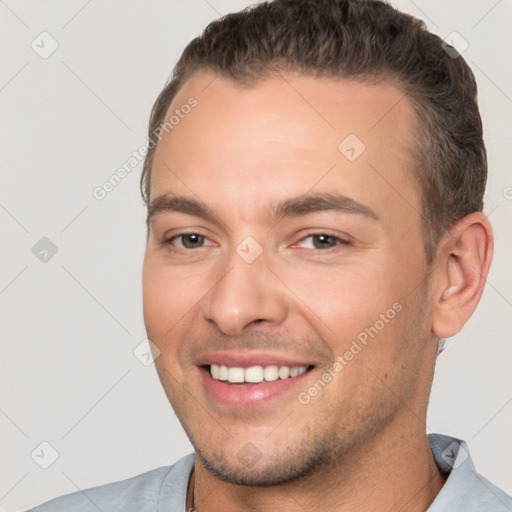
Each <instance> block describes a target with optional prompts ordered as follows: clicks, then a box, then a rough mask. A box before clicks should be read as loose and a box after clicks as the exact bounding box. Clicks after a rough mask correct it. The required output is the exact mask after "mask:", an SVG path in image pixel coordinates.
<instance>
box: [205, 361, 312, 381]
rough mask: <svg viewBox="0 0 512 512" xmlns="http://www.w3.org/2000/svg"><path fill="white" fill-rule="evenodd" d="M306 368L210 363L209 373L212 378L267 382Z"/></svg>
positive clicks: (294, 375) (300, 371) (298, 372)
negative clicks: (235, 365) (233, 365)
mask: <svg viewBox="0 0 512 512" xmlns="http://www.w3.org/2000/svg"><path fill="white" fill-rule="evenodd" d="M307 369H308V367H307V366H274V365H272V366H249V367H248V368H239V367H228V366H224V365H219V364H212V365H210V374H211V376H212V377H213V378H214V379H217V380H227V381H228V382H233V383H241V382H263V381H264V380H265V381H267V382H269V381H272V380H277V379H287V378H288V377H297V375H301V374H302V373H304V372H305V371H306V370H307Z"/></svg>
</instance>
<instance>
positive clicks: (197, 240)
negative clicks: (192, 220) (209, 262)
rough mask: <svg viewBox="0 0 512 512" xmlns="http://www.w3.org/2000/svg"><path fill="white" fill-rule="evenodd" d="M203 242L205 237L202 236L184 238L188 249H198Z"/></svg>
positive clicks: (184, 243)
mask: <svg viewBox="0 0 512 512" xmlns="http://www.w3.org/2000/svg"><path fill="white" fill-rule="evenodd" d="M202 241H203V237H202V236H201V235H187V236H185V237H183V245H184V246H185V247H187V248H193V247H196V246H197V245H198V244H201V242H202Z"/></svg>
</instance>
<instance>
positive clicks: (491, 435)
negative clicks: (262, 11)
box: [0, 0, 512, 510]
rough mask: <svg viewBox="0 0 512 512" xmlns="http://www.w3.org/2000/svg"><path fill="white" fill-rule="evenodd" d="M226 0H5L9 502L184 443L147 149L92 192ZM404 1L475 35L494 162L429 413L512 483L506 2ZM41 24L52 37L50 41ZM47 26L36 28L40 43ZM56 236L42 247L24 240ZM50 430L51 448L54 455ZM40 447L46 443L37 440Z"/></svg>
mask: <svg viewBox="0 0 512 512" xmlns="http://www.w3.org/2000/svg"><path fill="white" fill-rule="evenodd" d="M248 4H249V2H248V1H246V0H244V1H234V0H208V1H207V0H189V1H185V0H180V1H174V0H173V1H171V0H165V1H164V0H148V1H143V0H138V1H135V0H131V1H124V2H121V1H120V0H118V1H109V2H107V1H103V2H102V1H100V0H92V1H91V0H89V1H84V0H72V1H67V2H64V1H46V2H30V1H26V0H23V1H15V0H6V1H0V22H1V33H2V36H3V38H4V39H3V45H2V46H1V47H0V52H1V54H2V66H1V69H0V101H1V118H0V119H1V124H0V126H1V141H2V142H1V148H0V162H1V163H0V166H1V167H0V168H1V171H2V186H1V188H0V222H1V233H2V235H1V236H2V238H1V243H2V245H1V247H2V250H1V253H0V254H1V275H0V308H1V315H2V317H1V319H2V324H1V325H2V331H1V344H2V346H1V350H2V357H1V360H0V364H1V367H0V379H1V387H0V393H1V395H0V431H1V437H0V449H1V457H0V460H1V465H0V508H1V510H22V509H24V508H26V507H29V506H32V505H35V504H37V503H39V502H42V501H45V500H48V499H50V498H52V497H54V496H56V495H60V494H64V493H69V492H72V491H76V490H77V489H83V488H86V487H90V486H94V485H99V484H102V483H106V482H109V481H114V480H119V479H123V478H127V477H129V476H132V475H135V474H138V473H141V472H144V471H146V470H149V469H151V468H154V467H158V466H161V465H166V464H170V463H172V462H174V461H176V460H177V459H178V458H179V457H181V456H182V455H185V454H186V453H188V452H190V450H191V448H190V444H189V442H188V440H187V438H186V436H185V434H184V433H183V431H182V429H181V427H180V425H179V423H178V421H177V420H176V418H175V416H174V414H173V412H172V409H171V407H170V405H169V404H168V402H167V400H166V398H165V396H164V393H163V391H162V390H161V388H160V383H159V381H158V379H157V376H156V373H155V370H154V367H153V366H149V367H146V366H144V365H143V364H142V363H141V362H140V361H139V360H138V359H136V358H135V357H134V355H133V350H134V348H135V347H136V346H137V345H139V343H140V342H141V341H142V340H143V339H144V338H145V332H144V325H143V319H142V308H141V306H142V304H141V264H142V258H143V251H144V237H145V227H144V213H145V212H144V208H143V204H142V200H141V198H140V196H139V192H138V181H139V175H140V170H141V166H140V165H139V166H138V167H136V168H135V169H134V170H133V172H132V173H131V174H130V175H129V176H127V177H126V179H125V180H124V181H123V182H122V183H121V184H120V185H119V186H117V187H116V188H115V189H114V190H113V191H112V192H111V193H109V194H108V195H107V197H106V198H105V199H104V200H102V201H99V200H97V199H95V198H94V197H93V195H92V190H93V188H94V187H96V186H98V185H101V184H102V183H103V182H104V181H105V180H107V179H108V178H109V176H111V175H112V174H113V173H114V172H115V171H116V169H118V168H119V167H120V166H122V165H123V164H124V163H125V162H126V160H127V159H128V158H129V157H130V155H131V153H132V152H133V151H135V150H137V149H138V148H139V147H140V145H141V144H142V143H143V142H144V140H145V135H146V133H145V131H146V125H147V119H148V115H149V111H150V108H151V105H152V103H153V101H154V99H155V98H156V95H157V94H158V92H159V91H160V89H161V88H162V86H163V85H164V82H165V81H166V79H167V77H168V76H169V74H170V71H171V68H172V66H173V64H174V63H175V61H176V59H177V58H178V56H179V54H180V52H181V50H182V49H183V47H184V45H185V44H186V43H187V42H188V41H189V40H190V39H191V38H192V37H194V36H195V35H197V34H198V33H199V32H200V31H201V29H202V28H203V27H204V26H205V25H206V24H207V23H208V22H209V21H211V20H213V19H214V18H217V17H218V16H219V14H225V13H227V12H230V11H233V10H238V9H239V8H241V7H243V6H245V5H248ZM393 4H394V5H396V6H397V7H399V8H401V9H403V10H405V11H407V12H410V13H412V14H414V15H416V16H419V17H421V18H422V19H424V20H425V21H426V22H427V24H428V26H429V28H430V29H431V30H433V31H434V32H437V33H439V34H440V35H441V36H442V37H446V36H447V35H448V34H450V33H451V32H453V31H457V32H458V33H460V34H461V35H462V37H463V38H464V39H465V40H467V42H468V43H469V48H468V49H467V51H466V52H465V54H464V55H465V57H466V58H467V60H468V61H469V62H470V64H471V66H472V68H473V70H474V71H475V73H476V76H477V79H478V82H479V86H480V105H481V109H482V113H483V118H484V124H485V134H486V141H487V146H488V151H489V162H490V170H491V175H490V179H489V186H488V192H487V197H486V207H485V212H486V213H487V214H488V215H489V216H490V220H491V221H492V223H493V225H494V229H495V234H496V255H495V259H494V264H493V267H492V271H491V274H490V277H489V280H488V286H487V288H486V291H485V294H484V297H483V300H482V303H481V305H480V307H479V309H478V311H477V313H476V315H475V316H474V317H473V318H472V319H471V321H470V322H469V323H468V325H467V326H466V327H465V329H464V330H463V332H462V333H461V334H460V335H458V336H456V338H454V339H452V340H450V341H449V343H448V347H447V349H446V350H445V352H444V353H443V354H442V355H441V356H440V359H439V362H438V368H437V375H436V380H435V386H434V390H433V394H432V399H431V406H430V413H429V417H428V422H427V426H428V429H429V430H431V431H437V432H443V433H449V434H451V435H454V436H457V437H461V438H464V439H466V440H467V441H468V442H469V446H470V448H471V451H472V455H473V457H474V460H475V462H476V465H477V467H478V469H479V470H480V472H481V473H483V474H484V475H485V476H487V477H488V478H490V479H491V480H492V481H494V482H495V483H496V484H498V485H499V486H501V487H503V488H504V489H505V490H507V491H508V492H509V493H510V492H512V438H511V434H510V433H511V432H512V375H511V373H512V372H511V371H510V367H511V361H512V344H511V343H510V332H511V331H512V315H511V311H512V293H511V290H512V286H511V284H512V283H511V281H512V279H511V277H512V276H511V271H510V254H511V252H512V242H511V239H512V237H511V236H510V235H511V225H512V223H511V220H512V201H511V200H510V199H507V197H508V198H510V197H512V189H510V188H507V187H511V186H512V177H511V174H510V169H511V165H510V164H511V141H510V136H511V126H510V119H511V111H512V108H511V107H512V100H511V96H512V87H511V66H510V57H509V56H510V48H511V46H512V41H511V30H510V26H511V19H512V17H511V14H512V2H511V1H510V0H501V1H495V0H492V1H481V0H473V1H467V0H456V1H453V0H452V1H449V2H447V1H446V0H436V1H432V0H428V1H427V0H415V1H412V0H400V1H398V0H397V1H394V2H393ZM43 31H47V32H49V33H50V34H51V36H52V37H53V38H54V39H55V40H56V41H57V42H58V44H59V47H58V49H57V50H56V51H55V53H53V54H52V55H51V56H50V57H49V58H47V59H43V58H41V57H40V56H39V55H38V54H37V53H36V52H35V51H34V50H33V49H32V48H31V42H32V41H33V40H34V39H35V40H36V43H37V44H39V46H42V45H43V44H44V45H45V48H46V49H48V48H49V40H46V42H44V43H41V42H40V39H38V36H39V34H40V33H41V32H43ZM38 41H39V43H38ZM42 237H48V238H49V239H50V240H51V241H52V242H53V243H54V244H55V245H56V246H57V248H58V252H57V254H56V255H55V256H54V257H52V258H51V259H49V261H47V262H46V263H43V262H41V261H39V259H38V258H36V256H35V255H34V254H33V253H32V247H33V246H34V245H35V244H36V243H37V242H38V241H39V240H40V239H41V238H42ZM43 441H46V442H48V443H50V444H51V445H52V446H53V447H54V449H55V450H56V451H57V452H58V454H59V457H58V459H57V460H56V461H55V462H54V463H53V464H52V465H51V466H50V467H49V468H48V469H46V470H44V469H42V468H41V467H39V465H38V464H37V463H36V461H35V460H33V459H32V458H31V453H32V452H33V450H34V449H36V448H38V447H39V448H38V450H36V454H39V458H38V457H37V455H35V456H34V458H35V459H36V460H37V461H38V462H39V463H44V461H45V458H46V460H47V461H48V460H49V459H48V457H51V450H49V449H48V447H46V448H45V447H44V445H43V447H40V443H41V442H43ZM41 450H42V451H41Z"/></svg>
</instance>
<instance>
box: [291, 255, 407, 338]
mask: <svg viewBox="0 0 512 512" xmlns="http://www.w3.org/2000/svg"><path fill="white" fill-rule="evenodd" d="M287 282H288V283H290V289H292V290H293V292H294V294H295V296H296V297H297V299H298V300H297V301H296V303H297V304H301V303H302V304H303V306H304V308H303V309H304V311H305V312H306V311H309V313H307V315H308V317H311V318H312V320H313V323H314V325H319V326H320V328H321V329H322V333H323V334H325V335H326V337H327V338H333V337H335V338H336V339H339V340H340V342H341V341H342V340H345V341H346V340H347V339H348V338H351V337H353V336H356V335H357V334H358V332H359V331H361V329H364V328H365V327H368V326H369V325H373V324H374V323H375V322H376V321H377V320H378V319H379V315H380V314H381V313H385V312H386V311H387V310H388V309H389V308H391V307H392V305H393V303H394V302H395V301H396V300H397V297H398V295H399V294H398V292H396V289H395V288H393V287H392V286H391V285H390V284H389V283H388V282H387V279H386V275H385V273H383V272H382V271H381V269H380V268H379V267H376V266H373V267H372V266H370V265H350V266H346V267H338V268H329V267H316V268H313V267H310V268H309V269H308V271H307V272H294V273H290V275H289V277H288V279H287Z"/></svg>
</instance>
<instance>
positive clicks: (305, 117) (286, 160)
mask: <svg viewBox="0 0 512 512" xmlns="http://www.w3.org/2000/svg"><path fill="white" fill-rule="evenodd" d="M191 99H193V100H194V101H196V102H197V105H196V106H195V107H194V108H193V109H188V108H185V109H183V106H184V105H187V104H189V103H190V101H191ZM185 111H187V112H188V113H186V114H184V112H185ZM173 114H174V115H175V116H178V115H179V116H180V120H179V122H178V123H177V124H176V125H175V126H173V128H172V129H170V130H169V132H168V133H167V134H164V137H163V139H162V141H161V142H160V143H159V144H158V146H157V149H156V153H155V158H154V165H153V176H152V198H153V197H155V196H157V195H161V194H165V193H176V194H180V195H184V194H185V195H189V196H190V195H191V193H192V194H194V193H196V192H197V193H199V192H201V193H202V194H203V195H204V194H206V195H209V196H210V200H211V201H213V202H215V201H218V202H219V203H220V204H219V206H220V207H222V206H223V205H222V203H223V202H224V203H225V202H226V201H228V202H229V203H230V204H234V205H238V210H239V213H240V214H244V212H245V211H248V210H249V209H250V208H251V207H253V208H256V207H257V206H258V205H261V206H262V207H263V202H262V199H263V198H269V199H275V200H277V199H283V197H279V196H283V195H285V194H286V192H287V191H288V192H289V193H290V194H304V193H306V192H307V191H308V190H311V189H313V188H315V190H316V191H317V192H318V191H320V192H326V191H332V190H334V189H336V191H337V192H340V193H343V194H344V195H348V196H350V197H353V198H354V199H355V200H358V201H359V200H363V199H364V202H365V203H366V204H368V205H369V206H370V207H371V208H372V209H374V210H377V211H378V210H379V209H383V208H384V209H385V208H389V206H390V201H394V203H395V204H397V206H399V208H398V210H401V213H403V211H404V209H405V210H407V209H409V210H410V209H411V208H412V209H413V210H414V209H416V211H419V204H420V201H419V192H418V187H417V185H416V183H415V179H414V178H413V174H412V168H413V163H412V162H413V154H412V150H411V148H412V146H413V145H412V141H413V140H414V130H413V127H414V124H415V116H414V111H413V108H412V106H411V103H410V101H409V99H408V97H406V96H405V95H404V93H403V92H402V91H401V90H400V89H398V88H397V87H395V86H394V85H392V84H390V83H387V82H380V83H378V84H374V85H368V84H364V83H361V82H357V81H350V80H334V79H331V78H315V77H309V76H304V75H300V74H294V73H282V74H280V75H276V76H272V77H268V78H265V79H262V80H259V81H256V82H255V83H252V84H249V85H240V84H237V83H235V82H233V81H232V80H230V79H229V78H226V77H222V76H219V75H215V74H213V73H210V72H200V73H197V74H196V75H194V76H192V77H191V78H190V79H189V80H188V81H187V82H186V83H185V84H184V85H183V86H182V88H181V89H180V91H179V92H178V94H177V96H176V97H175V98H174V100H173V102H172V104H171V106H170V108H169V110H168V114H167V117H166V119H169V118H170V116H171V115H173ZM220 196H222V197H220ZM219 197H220V200H219ZM397 200H398V201H399V203H400V204H398V202H397ZM212 206H213V205H212ZM397 214H400V212H397Z"/></svg>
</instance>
